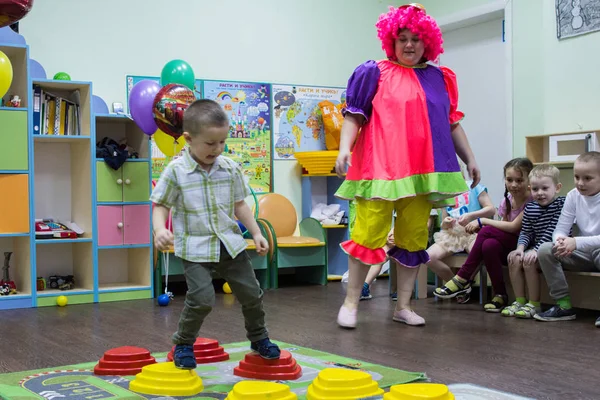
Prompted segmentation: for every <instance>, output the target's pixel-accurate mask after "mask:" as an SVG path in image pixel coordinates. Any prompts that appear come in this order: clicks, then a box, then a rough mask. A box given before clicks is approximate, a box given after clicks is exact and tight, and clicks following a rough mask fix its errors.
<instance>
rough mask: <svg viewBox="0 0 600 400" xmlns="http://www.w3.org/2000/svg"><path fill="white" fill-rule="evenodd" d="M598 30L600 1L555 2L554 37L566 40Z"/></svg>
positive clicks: (568, 0)
mask: <svg viewBox="0 0 600 400" xmlns="http://www.w3.org/2000/svg"><path fill="white" fill-rule="evenodd" d="M598 30H600V0H556V36H557V37H558V38H559V39H566V38H569V37H573V36H578V35H583V34H585V33H590V32H594V31H598Z"/></svg>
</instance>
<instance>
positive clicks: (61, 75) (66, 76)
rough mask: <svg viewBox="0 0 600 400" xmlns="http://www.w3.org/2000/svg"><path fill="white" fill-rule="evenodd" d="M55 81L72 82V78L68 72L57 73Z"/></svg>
mask: <svg viewBox="0 0 600 400" xmlns="http://www.w3.org/2000/svg"><path fill="white" fill-rule="evenodd" d="M52 79H54V80H55V81H70V80H71V76H69V74H67V73H66V72H57V73H56V75H54V78H52Z"/></svg>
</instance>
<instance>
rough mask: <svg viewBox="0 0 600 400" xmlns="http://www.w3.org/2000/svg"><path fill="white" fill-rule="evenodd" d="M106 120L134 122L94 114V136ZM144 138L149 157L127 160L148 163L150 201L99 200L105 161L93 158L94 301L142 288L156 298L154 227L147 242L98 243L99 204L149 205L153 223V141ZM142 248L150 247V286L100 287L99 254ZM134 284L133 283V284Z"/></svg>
mask: <svg viewBox="0 0 600 400" xmlns="http://www.w3.org/2000/svg"><path fill="white" fill-rule="evenodd" d="M99 120H100V121H102V122H106V121H110V123H115V122H122V123H134V122H133V120H132V119H131V118H129V117H128V116H127V115H123V114H95V115H94V114H93V115H92V131H93V133H94V138H95V137H96V125H97V123H98V121H99ZM144 136H145V137H144V139H145V140H148V157H144V158H131V159H127V162H144V163H147V164H148V182H149V185H148V187H149V190H148V201H133V202H123V201H121V202H112V201H107V202H100V201H98V193H97V185H96V182H97V166H96V163H97V162H103V161H104V159H102V158H93V159H92V164H93V168H92V173H93V182H94V184H93V185H92V192H93V193H92V196H93V197H92V201H93V205H92V215H93V217H92V218H93V220H94V229H95V230H94V235H93V236H94V238H95V240H94V242H93V249H92V251H93V252H94V282H95V288H94V289H95V290H94V302H95V303H98V302H99V301H100V294H105V293H122V292H133V291H141V290H150V296H151V297H152V298H154V279H153V276H154V257H153V247H152V229H150V230H149V231H148V243H147V244H139V245H137V244H134V245H115V246H100V245H99V244H98V206H127V205H149V206H150V207H148V208H149V215H148V219H149V221H150V224H152V203H151V202H150V200H149V199H150V194H151V193H152V158H151V154H152V142H151V140H150V137H149V136H146V135H144ZM96 142H97V141H96V140H94V142H93V153H92V154H96ZM140 248H148V252H149V253H150V254H149V259H150V265H149V267H148V268H150V275H149V276H150V285H148V286H139V287H127V288H122V289H121V288H115V289H100V282H99V270H98V269H99V263H98V254H99V252H100V251H102V250H114V249H140ZM132 286H133V285H132Z"/></svg>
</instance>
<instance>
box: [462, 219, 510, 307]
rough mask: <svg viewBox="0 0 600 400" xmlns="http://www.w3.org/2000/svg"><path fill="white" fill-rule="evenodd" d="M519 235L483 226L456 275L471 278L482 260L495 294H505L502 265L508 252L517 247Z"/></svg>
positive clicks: (505, 261)
mask: <svg viewBox="0 0 600 400" xmlns="http://www.w3.org/2000/svg"><path fill="white" fill-rule="evenodd" d="M518 239H519V236H518V235H516V234H514V233H508V232H504V231H502V230H500V229H498V228H494V227H491V226H484V227H483V228H482V229H481V230H480V231H479V233H478V234H477V239H476V240H475V244H474V245H473V249H471V252H470V253H469V256H468V257H467V261H466V262H465V263H464V264H463V266H462V267H461V269H460V270H459V271H458V273H457V275H458V276H460V277H461V278H463V279H466V280H471V279H472V277H473V275H475V273H476V272H477V269H478V268H479V265H480V264H481V262H482V261H483V262H484V264H485V268H486V269H487V272H488V274H489V275H490V280H491V281H492V288H493V289H494V294H495V295H506V287H505V286H504V273H503V271H502V266H503V265H506V264H507V260H506V259H507V257H508V253H510V252H511V251H513V250H514V249H516V248H517V241H518Z"/></svg>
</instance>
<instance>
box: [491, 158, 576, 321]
mask: <svg viewBox="0 0 600 400" xmlns="http://www.w3.org/2000/svg"><path fill="white" fill-rule="evenodd" d="M561 187H562V184H561V183H560V171H559V170H558V168H556V167H555V166H553V165H548V164H542V165H538V166H536V167H534V168H533V169H532V170H531V172H530V173H529V188H530V190H531V196H532V197H533V201H532V202H530V203H528V204H527V205H526V206H525V210H524V211H523V222H522V225H521V233H520V235H519V242H518V243H519V244H518V246H517V249H516V250H514V251H512V252H511V253H510V254H509V255H508V269H509V272H510V282H511V284H512V287H513V290H514V292H515V297H516V300H515V301H514V302H513V303H512V305H510V306H508V307H506V308H505V309H503V310H502V315H503V316H505V317H514V316H516V317H518V318H533V317H534V316H535V315H536V314H537V313H538V312H540V277H539V274H538V267H539V262H538V250H539V248H540V246H541V245H542V244H543V243H549V242H550V243H551V242H552V232H554V228H555V227H556V224H557V223H558V218H559V217H560V213H561V211H562V208H563V205H564V203H565V198H564V197H558V196H557V195H558V193H559V192H560V188H561ZM525 284H527V294H528V295H529V301H527V298H526V297H525Z"/></svg>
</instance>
